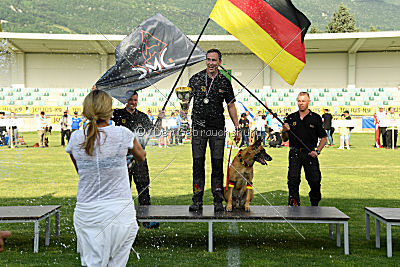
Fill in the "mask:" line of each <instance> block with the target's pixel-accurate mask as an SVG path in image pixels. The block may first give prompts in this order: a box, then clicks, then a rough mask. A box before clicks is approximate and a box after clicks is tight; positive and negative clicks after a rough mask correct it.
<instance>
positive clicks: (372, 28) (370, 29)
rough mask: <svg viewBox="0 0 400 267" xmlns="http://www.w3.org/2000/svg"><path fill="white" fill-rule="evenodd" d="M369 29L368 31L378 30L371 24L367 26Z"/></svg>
mask: <svg viewBox="0 0 400 267" xmlns="http://www.w3.org/2000/svg"><path fill="white" fill-rule="evenodd" d="M369 31H370V32H379V30H378V28H377V27H375V26H374V25H372V24H371V25H370V26H369Z"/></svg>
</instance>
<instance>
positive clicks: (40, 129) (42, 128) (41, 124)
mask: <svg viewBox="0 0 400 267" xmlns="http://www.w3.org/2000/svg"><path fill="white" fill-rule="evenodd" d="M36 126H37V133H38V138H39V142H38V143H39V147H42V148H43V147H45V145H44V142H45V139H46V127H47V126H48V124H47V117H46V114H45V113H44V111H42V112H40V115H39V117H37V119H36Z"/></svg>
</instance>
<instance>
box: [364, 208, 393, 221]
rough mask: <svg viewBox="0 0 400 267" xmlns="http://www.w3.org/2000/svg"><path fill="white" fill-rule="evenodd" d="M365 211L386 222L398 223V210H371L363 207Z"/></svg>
mask: <svg viewBox="0 0 400 267" xmlns="http://www.w3.org/2000/svg"><path fill="white" fill-rule="evenodd" d="M365 210H367V211H369V212H371V213H372V214H374V215H375V216H377V217H379V218H381V219H383V220H385V221H388V222H397V223H398V222H400V208H371V207H365Z"/></svg>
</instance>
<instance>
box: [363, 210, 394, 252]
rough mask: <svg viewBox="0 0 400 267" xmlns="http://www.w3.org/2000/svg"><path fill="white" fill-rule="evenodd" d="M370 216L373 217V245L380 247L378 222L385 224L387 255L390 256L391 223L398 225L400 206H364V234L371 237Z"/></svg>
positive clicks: (368, 238)
mask: <svg viewBox="0 0 400 267" xmlns="http://www.w3.org/2000/svg"><path fill="white" fill-rule="evenodd" d="M370 216H372V217H374V218H375V246H376V247H377V248H380V247H381V236H380V228H381V226H380V223H379V222H383V223H384V224H386V247H387V256H388V257H389V258H390V257H392V225H400V208H369V207H366V208H365V234H366V238H367V240H370V239H371V234H370V233H371V230H370Z"/></svg>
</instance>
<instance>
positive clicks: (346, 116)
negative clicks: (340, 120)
mask: <svg viewBox="0 0 400 267" xmlns="http://www.w3.org/2000/svg"><path fill="white" fill-rule="evenodd" d="M344 116H345V118H346V120H351V117H350V113H349V111H347V110H346V111H345V112H344ZM348 128H349V131H348V133H349V136H348V138H347V141H348V142H349V143H348V145H349V146H350V135H351V130H353V129H354V127H348ZM345 141H346V140H345Z"/></svg>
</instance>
